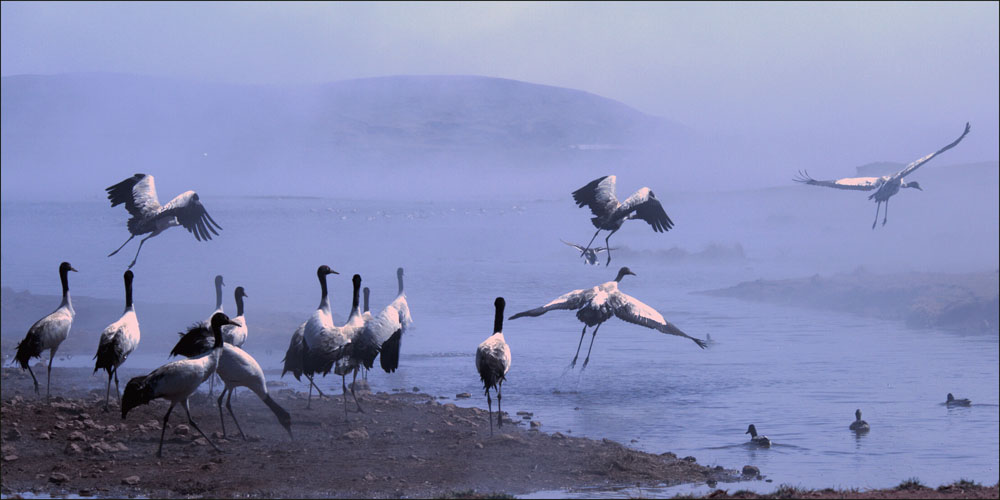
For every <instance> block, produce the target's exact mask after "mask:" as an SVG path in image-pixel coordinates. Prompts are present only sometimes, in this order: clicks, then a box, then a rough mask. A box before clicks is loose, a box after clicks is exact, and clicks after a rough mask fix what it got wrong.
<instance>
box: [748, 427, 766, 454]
mask: <svg viewBox="0 0 1000 500" xmlns="http://www.w3.org/2000/svg"><path fill="white" fill-rule="evenodd" d="M744 434H749V435H750V445H751V446H759V447H761V448H770V447H771V440H770V439H768V437H767V436H758V435H757V428H756V427H754V426H753V424H750V427H747V431H746V432H745V433H744Z"/></svg>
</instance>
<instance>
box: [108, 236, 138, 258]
mask: <svg viewBox="0 0 1000 500" xmlns="http://www.w3.org/2000/svg"><path fill="white" fill-rule="evenodd" d="M132 238H135V235H134V234H133V235H132V236H129V237H128V239H127V240H125V243H122V246H120V247H118V250H121V249H123V248H125V245H128V242H130V241H132ZM118 250H115V251H114V252H111V253H109V254H108V257H111V256H112V255H114V254H116V253H118Z"/></svg>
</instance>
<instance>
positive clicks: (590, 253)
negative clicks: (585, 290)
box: [559, 239, 618, 266]
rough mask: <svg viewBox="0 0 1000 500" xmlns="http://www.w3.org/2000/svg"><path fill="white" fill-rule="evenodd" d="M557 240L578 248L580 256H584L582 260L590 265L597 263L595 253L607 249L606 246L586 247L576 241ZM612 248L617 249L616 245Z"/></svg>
mask: <svg viewBox="0 0 1000 500" xmlns="http://www.w3.org/2000/svg"><path fill="white" fill-rule="evenodd" d="M559 241H562V242H563V243H565V244H567V245H569V246H571V247H573V248H575V249H577V250H579V251H580V252H581V253H580V256H581V257H583V258H584V260H585V261H586V263H587V264H590V265H592V266H596V265H597V254H599V253H601V252H606V251H608V249H607V248H603V247H602V248H586V247H584V246H583V245H577V244H576V243H570V242H568V241H565V240H562V239H560V240H559ZM612 250H618V247H614V248H613V249H612Z"/></svg>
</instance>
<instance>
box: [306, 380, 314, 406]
mask: <svg viewBox="0 0 1000 500" xmlns="http://www.w3.org/2000/svg"><path fill="white" fill-rule="evenodd" d="M306 378H309V377H306ZM312 402H313V383H312V379H311V378H310V379H309V399H306V409H307V410H309V409H312Z"/></svg>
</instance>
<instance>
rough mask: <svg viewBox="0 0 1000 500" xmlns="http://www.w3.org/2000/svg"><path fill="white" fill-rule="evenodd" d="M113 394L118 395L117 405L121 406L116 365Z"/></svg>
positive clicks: (120, 392)
mask: <svg viewBox="0 0 1000 500" xmlns="http://www.w3.org/2000/svg"><path fill="white" fill-rule="evenodd" d="M115 394H117V395H118V407H119V408H121V407H122V391H121V388H119V387H118V367H117V366H116V367H115Z"/></svg>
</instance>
